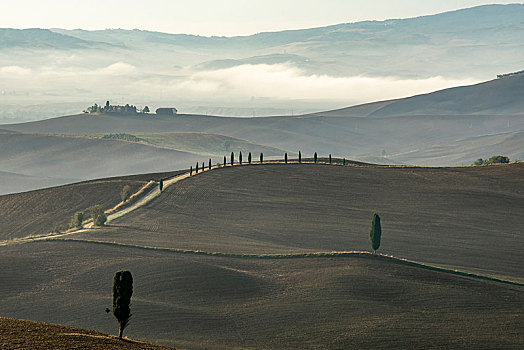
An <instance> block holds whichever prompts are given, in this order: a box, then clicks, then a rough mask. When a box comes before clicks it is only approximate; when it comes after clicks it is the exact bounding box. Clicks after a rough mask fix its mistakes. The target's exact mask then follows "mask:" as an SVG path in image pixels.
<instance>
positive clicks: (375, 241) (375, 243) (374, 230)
mask: <svg viewBox="0 0 524 350" xmlns="http://www.w3.org/2000/svg"><path fill="white" fill-rule="evenodd" d="M381 235H382V227H381V225H380V216H378V214H377V213H375V214H374V215H373V222H372V223H371V232H370V233H369V240H370V241H371V248H373V253H376V252H377V250H378V248H379V247H380V236H381Z"/></svg>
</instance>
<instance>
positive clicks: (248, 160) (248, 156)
mask: <svg viewBox="0 0 524 350" xmlns="http://www.w3.org/2000/svg"><path fill="white" fill-rule="evenodd" d="M247 162H248V163H249V164H251V152H249V154H248V155H247Z"/></svg>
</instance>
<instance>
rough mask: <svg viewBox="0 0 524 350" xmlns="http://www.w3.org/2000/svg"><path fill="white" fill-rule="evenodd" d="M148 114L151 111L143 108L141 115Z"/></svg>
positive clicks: (146, 107)
mask: <svg viewBox="0 0 524 350" xmlns="http://www.w3.org/2000/svg"><path fill="white" fill-rule="evenodd" d="M149 112H151V111H150V110H149V107H148V106H145V107H144V109H143V110H142V113H149Z"/></svg>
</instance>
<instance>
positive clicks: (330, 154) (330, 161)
mask: <svg viewBox="0 0 524 350" xmlns="http://www.w3.org/2000/svg"><path fill="white" fill-rule="evenodd" d="M329 164H331V154H330V155H329Z"/></svg>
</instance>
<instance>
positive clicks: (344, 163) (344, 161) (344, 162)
mask: <svg viewBox="0 0 524 350" xmlns="http://www.w3.org/2000/svg"><path fill="white" fill-rule="evenodd" d="M342 164H343V165H344V166H346V158H344V160H343V161H342Z"/></svg>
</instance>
